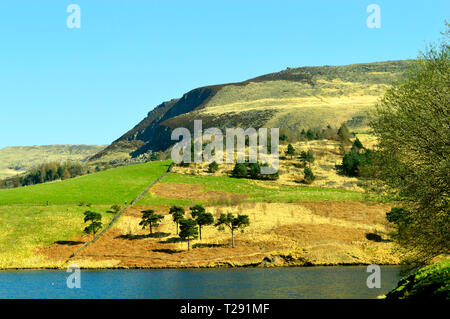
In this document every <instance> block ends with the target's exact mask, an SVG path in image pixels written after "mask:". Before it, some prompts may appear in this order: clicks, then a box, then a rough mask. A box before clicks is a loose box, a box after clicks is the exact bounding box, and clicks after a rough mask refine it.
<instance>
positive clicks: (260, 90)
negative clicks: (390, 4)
mask: <svg viewBox="0 0 450 319" xmlns="http://www.w3.org/2000/svg"><path fill="white" fill-rule="evenodd" d="M408 63H409V61H389V62H377V63H365V64H355V65H347V66H322V67H302V68H287V69H286V70H283V71H281V72H277V73H271V74H266V75H263V76H260V77H256V78H253V79H249V80H246V81H243V82H238V83H229V84H221V85H214V86H206V87H201V88H197V89H194V90H191V91H189V92H188V93H186V94H184V95H183V96H182V97H181V98H179V99H173V100H170V101H167V102H163V103H161V104H160V105H158V106H157V107H156V108H155V109H153V110H152V111H150V112H149V113H148V116H147V117H146V118H145V119H143V120H142V121H141V122H140V123H139V124H137V125H136V126H135V127H134V128H133V129H131V130H130V131H128V132H127V133H125V134H124V135H122V136H121V137H120V138H118V139H117V140H116V141H114V142H113V143H112V144H111V145H110V146H108V147H107V148H106V149H105V150H103V151H101V152H99V153H98V154H96V155H95V156H93V157H92V160H97V161H98V160H102V159H103V160H106V159H109V158H111V157H114V155H117V154H120V155H121V156H122V157H124V158H127V157H129V155H130V156H131V157H137V156H139V155H141V154H143V153H146V152H149V151H153V152H157V151H163V150H166V149H167V148H168V147H170V146H171V145H172V144H173V142H172V141H171V140H170V134H171V131H172V130H173V129H174V128H176V127H187V128H189V129H192V127H193V120H194V119H202V120H203V128H204V129H205V128H207V127H212V126H214V127H219V128H222V129H223V128H225V127H235V126H242V127H249V126H251V127H255V128H258V127H279V128H280V129H281V130H282V132H284V133H285V134H287V135H288V136H289V137H290V138H291V140H296V139H297V138H298V134H299V133H300V131H301V130H302V129H308V128H324V127H325V126H327V125H331V126H332V127H338V126H339V125H340V124H342V123H343V122H347V121H350V122H349V124H350V125H354V126H357V125H359V126H364V119H365V117H366V114H367V111H368V110H369V109H370V108H371V107H373V105H374V103H375V102H376V101H377V99H378V98H379V97H380V96H381V95H382V94H383V92H384V91H385V90H386V89H387V88H388V87H389V86H390V85H391V84H392V82H393V81H395V80H397V79H399V78H400V77H401V76H402V75H403V73H404V71H405V70H406V68H407V66H408ZM128 154H129V155H128Z"/></svg>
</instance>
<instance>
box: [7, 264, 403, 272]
mask: <svg viewBox="0 0 450 319" xmlns="http://www.w3.org/2000/svg"><path fill="white" fill-rule="evenodd" d="M231 264H232V263H223V264H222V265H214V266H208V265H206V266H204V265H200V266H196V267H194V266H179V267H174V266H169V267H155V266H153V267H152V266H117V267H79V268H80V270H208V269H211V270H212V269H243V268H247V269H248V268H254V269H256V268H258V269H261V268H267V269H269V268H315V267H350V266H368V265H370V263H334V264H320V263H317V264H312V263H305V264H300V263H299V264H282V265H270V264H269V265H267V264H263V262H261V263H248V264H239V265H236V264H234V265H231ZM72 265H76V264H75V263H74V264H72ZM377 265H378V266H392V267H395V266H402V265H403V264H400V263H378V264H377ZM69 266H70V265H67V267H36V268H35V267H31V268H0V272H7V271H48V270H66V269H67V268H68V267H69Z"/></svg>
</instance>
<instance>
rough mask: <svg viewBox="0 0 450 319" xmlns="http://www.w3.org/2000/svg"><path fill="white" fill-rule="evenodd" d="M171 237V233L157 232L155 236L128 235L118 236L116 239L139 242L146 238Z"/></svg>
mask: <svg viewBox="0 0 450 319" xmlns="http://www.w3.org/2000/svg"><path fill="white" fill-rule="evenodd" d="M169 235H170V233H163V232H156V233H153V234H145V235H132V234H126V235H120V236H117V237H116V238H121V239H128V240H139V239H144V238H162V237H167V236H169Z"/></svg>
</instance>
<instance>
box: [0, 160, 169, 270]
mask: <svg viewBox="0 0 450 319" xmlns="http://www.w3.org/2000/svg"><path fill="white" fill-rule="evenodd" d="M168 166H169V162H168V161H164V162H151V163H145V164H137V165H131V166H126V167H119V168H115V169H110V170H107V171H103V172H99V173H95V174H90V175H86V176H81V177H78V178H74V179H69V180H65V181H60V182H52V183H46V184H39V185H34V186H28V187H20V188H15V189H2V190H0V269H5V268H41V267H46V268H53V267H59V266H60V265H61V262H60V261H59V262H57V263H55V262H54V261H53V259H52V258H51V256H46V255H44V254H42V253H41V250H42V249H43V248H44V247H47V246H49V245H52V244H57V245H60V246H61V247H63V250H64V251H67V252H69V253H72V252H73V251H74V250H75V249H76V247H78V246H79V245H80V244H83V243H85V242H86V241H89V240H91V239H92V235H86V234H83V229H84V227H86V224H85V223H84V222H83V218H84V215H83V212H85V211H87V210H90V211H95V212H98V213H101V214H102V223H103V225H107V224H108V223H109V221H110V220H111V219H112V217H113V216H114V215H113V214H112V213H110V212H108V211H109V210H110V207H111V205H113V204H119V205H120V204H122V207H123V206H124V205H123V204H124V202H125V201H127V202H128V203H129V202H130V201H131V200H132V199H134V198H135V197H136V196H137V195H138V194H140V193H141V192H142V191H143V190H144V189H145V188H146V187H147V186H148V185H149V184H150V183H151V182H153V181H154V180H156V179H157V178H158V177H160V176H161V175H163V174H164V173H165V172H166V171H167V168H168ZM47 200H48V201H49V205H48V206H47V205H46V201H47ZM81 202H84V203H85V204H81ZM88 203H90V204H89V206H87V205H86V204H88ZM74 237H77V238H78V239H79V240H75V241H74V240H72V239H73V238H74ZM57 257H60V255H58V256H57Z"/></svg>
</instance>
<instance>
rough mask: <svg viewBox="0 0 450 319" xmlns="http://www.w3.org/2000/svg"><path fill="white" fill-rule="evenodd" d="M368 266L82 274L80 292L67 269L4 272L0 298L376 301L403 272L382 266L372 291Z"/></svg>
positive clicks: (86, 272) (1, 273) (126, 271)
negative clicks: (71, 283)
mask: <svg viewBox="0 0 450 319" xmlns="http://www.w3.org/2000/svg"><path fill="white" fill-rule="evenodd" d="M366 270H367V267H365V266H338V267H302V268H245V269H243V268H237V269H207V270H204V269H202V270H173V269H167V270H100V271H93V270H81V288H80V289H77V288H73V289H70V288H68V287H67V283H66V282H67V277H68V276H69V275H71V273H67V272H65V271H60V270H59V271H51V270H40V271H0V298H25V299H34V298H44V299H46V298H52V299H53V298H56V299H59V298H66V299H69V298H82V299H85V298H88V299H91V298H94V299H96V298H106V299H110V298H120V299H128V298H135V299H140V298H149V299H150V298H151V299H153V298H169V299H172V298H201V299H204V298H237V299H241V298H275V299H278V298H288V299H292V298H294V299H302V298H364V299H365V298H376V297H377V296H378V295H381V294H385V293H387V292H388V291H389V290H391V289H392V288H394V287H395V286H396V284H397V282H398V280H399V279H400V277H399V271H400V268H399V267H397V266H381V288H380V289H377V288H372V289H369V288H368V287H367V285H366V280H367V277H368V276H369V275H370V273H368V272H367V271H366Z"/></svg>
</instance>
